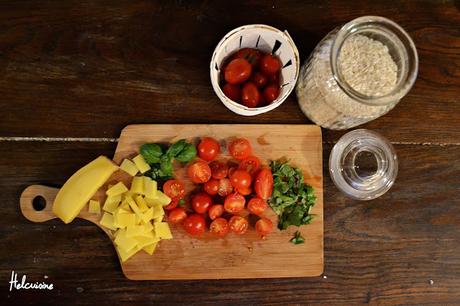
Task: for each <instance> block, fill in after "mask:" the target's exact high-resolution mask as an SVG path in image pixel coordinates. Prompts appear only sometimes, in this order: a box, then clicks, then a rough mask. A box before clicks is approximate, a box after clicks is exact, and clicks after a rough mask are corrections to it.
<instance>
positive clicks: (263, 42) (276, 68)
mask: <svg viewBox="0 0 460 306" xmlns="http://www.w3.org/2000/svg"><path fill="white" fill-rule="evenodd" d="M210 68H211V83H212V86H213V88H214V91H215V92H216V94H217V96H218V97H219V98H220V100H221V101H222V103H223V104H224V105H225V106H226V107H227V108H229V109H230V110H232V111H233V112H235V113H237V114H240V115H245V116H253V115H258V114H261V113H265V112H268V111H270V110H272V109H274V108H276V107H278V106H279V105H281V103H283V101H284V100H285V99H286V98H287V96H288V95H289V94H290V93H291V92H292V90H293V89H294V87H295V84H296V82H297V77H298V74H299V55H298V51H297V48H296V46H295V44H294V42H293V41H292V39H291V37H290V36H289V34H288V33H287V32H286V31H285V32H282V31H280V30H278V29H276V28H273V27H270V26H267V25H257V24H256V25H246V26H242V27H239V28H237V29H235V30H233V31H231V32H229V33H228V34H227V35H226V36H225V37H224V38H223V39H222V40H221V41H220V42H219V44H218V45H217V47H216V49H215V51H214V54H213V57H212V60H211V66H210Z"/></svg>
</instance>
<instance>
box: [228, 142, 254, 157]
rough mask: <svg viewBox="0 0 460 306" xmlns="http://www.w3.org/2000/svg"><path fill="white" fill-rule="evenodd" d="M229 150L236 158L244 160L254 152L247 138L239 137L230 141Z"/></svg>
mask: <svg viewBox="0 0 460 306" xmlns="http://www.w3.org/2000/svg"><path fill="white" fill-rule="evenodd" d="M228 151H229V152H230V154H231V155H232V156H233V157H234V158H235V159H238V160H242V159H245V158H248V157H249V156H250V155H251V154H252V146H251V143H250V142H249V141H248V140H247V139H245V138H237V139H235V140H233V141H232V142H231V143H230V145H229V146H228Z"/></svg>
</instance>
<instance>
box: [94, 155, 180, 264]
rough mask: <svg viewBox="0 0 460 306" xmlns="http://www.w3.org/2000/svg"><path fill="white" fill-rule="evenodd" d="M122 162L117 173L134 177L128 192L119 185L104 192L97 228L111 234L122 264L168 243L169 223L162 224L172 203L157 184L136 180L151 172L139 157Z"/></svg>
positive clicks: (121, 184)
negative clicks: (101, 227) (107, 230)
mask: <svg viewBox="0 0 460 306" xmlns="http://www.w3.org/2000/svg"><path fill="white" fill-rule="evenodd" d="M133 161H134V163H133V162H132V161H130V160H127V159H125V160H124V161H123V163H122V164H121V166H120V169H122V170H124V171H125V172H127V173H129V174H130V175H133V176H134V177H133V180H132V183H131V188H130V189H129V190H128V188H127V187H126V186H125V185H124V184H123V183H122V182H118V183H117V184H115V185H114V186H111V187H110V188H109V189H108V190H107V191H106V194H107V198H106V200H105V202H104V205H103V207H102V209H103V210H104V214H103V216H102V219H101V221H100V224H101V225H102V226H104V227H106V228H107V229H109V230H110V231H111V233H112V234H113V237H114V243H115V246H116V249H117V252H118V254H119V256H120V258H121V260H122V261H126V260H128V259H129V258H130V257H131V256H133V255H134V254H136V253H137V252H138V251H140V250H143V251H145V252H146V253H148V254H150V255H152V254H153V252H154V250H155V248H156V246H157V243H158V241H160V240H161V239H171V238H172V235H171V231H170V229H169V226H168V223H166V222H162V221H163V216H164V210H163V206H164V205H167V204H169V203H170V202H171V199H170V198H169V197H168V196H166V195H165V194H164V193H162V192H161V191H160V190H157V183H156V181H154V180H152V179H151V178H150V177H147V176H135V175H136V174H138V172H141V173H145V172H146V171H148V170H149V169H150V167H149V166H148V164H147V163H145V161H144V159H143V158H142V156H141V155H138V156H136V157H135V158H134V159H133Z"/></svg>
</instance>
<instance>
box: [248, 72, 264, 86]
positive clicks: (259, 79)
mask: <svg viewBox="0 0 460 306" xmlns="http://www.w3.org/2000/svg"><path fill="white" fill-rule="evenodd" d="M251 82H252V83H254V85H256V87H257V88H263V87H264V86H265V85H267V82H268V78H267V77H266V76H265V75H264V74H262V73H260V72H256V73H253V74H252V76H251Z"/></svg>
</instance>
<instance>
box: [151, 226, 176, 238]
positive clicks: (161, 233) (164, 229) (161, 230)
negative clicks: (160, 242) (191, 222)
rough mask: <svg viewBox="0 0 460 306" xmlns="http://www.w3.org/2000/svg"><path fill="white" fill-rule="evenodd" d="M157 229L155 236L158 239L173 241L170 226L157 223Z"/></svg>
mask: <svg viewBox="0 0 460 306" xmlns="http://www.w3.org/2000/svg"><path fill="white" fill-rule="evenodd" d="M154 227H155V234H156V236H157V237H159V238H161V239H172V234H171V230H170V229H169V225H168V223H166V222H157V223H155V225H154Z"/></svg>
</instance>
